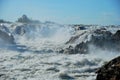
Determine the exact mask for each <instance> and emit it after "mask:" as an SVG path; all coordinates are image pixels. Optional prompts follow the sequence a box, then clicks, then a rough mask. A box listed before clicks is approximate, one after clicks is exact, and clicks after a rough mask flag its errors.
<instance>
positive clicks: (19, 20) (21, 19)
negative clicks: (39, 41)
mask: <svg viewBox="0 0 120 80" xmlns="http://www.w3.org/2000/svg"><path fill="white" fill-rule="evenodd" d="M17 22H20V23H40V21H38V20H31V19H30V18H28V17H27V16H26V15H23V16H22V17H20V18H18V20H17Z"/></svg>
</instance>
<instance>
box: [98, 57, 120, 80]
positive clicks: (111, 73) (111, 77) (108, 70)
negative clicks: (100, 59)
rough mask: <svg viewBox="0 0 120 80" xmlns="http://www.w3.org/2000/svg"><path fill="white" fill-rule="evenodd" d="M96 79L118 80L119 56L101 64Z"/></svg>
mask: <svg viewBox="0 0 120 80" xmlns="http://www.w3.org/2000/svg"><path fill="white" fill-rule="evenodd" d="M96 73H97V78H96V80H120V56H119V57H117V58H115V59H113V60H111V61H110V62H108V63H107V64H105V65H104V66H102V67H101V68H100V69H99V70H98V71H97V72H96Z"/></svg>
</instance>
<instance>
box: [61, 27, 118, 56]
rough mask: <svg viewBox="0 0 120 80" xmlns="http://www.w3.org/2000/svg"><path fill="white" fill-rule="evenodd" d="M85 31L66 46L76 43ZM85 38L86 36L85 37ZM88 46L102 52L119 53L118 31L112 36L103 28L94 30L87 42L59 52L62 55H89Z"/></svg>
mask: <svg viewBox="0 0 120 80" xmlns="http://www.w3.org/2000/svg"><path fill="white" fill-rule="evenodd" d="M85 33H87V32H86V31H85V32H83V33H82V34H80V35H77V36H74V37H72V38H71V39H70V40H69V41H68V42H67V43H66V44H70V43H74V42H75V41H77V40H78V39H79V38H81V36H83V35H84V34H85ZM85 38H86V36H85ZM89 45H94V46H95V47H98V48H100V49H102V50H110V51H118V52H119V51H120V30H118V31H117V32H116V33H115V34H112V33H111V32H110V31H107V30H106V29H105V28H101V29H96V30H95V31H94V32H93V33H92V35H91V39H90V40H89V41H86V42H85V41H83V42H80V43H79V44H76V45H75V47H73V46H71V45H70V46H69V47H68V48H65V49H63V50H61V51H60V52H62V53H68V54H77V53H80V54H86V53H89V49H88V48H89Z"/></svg>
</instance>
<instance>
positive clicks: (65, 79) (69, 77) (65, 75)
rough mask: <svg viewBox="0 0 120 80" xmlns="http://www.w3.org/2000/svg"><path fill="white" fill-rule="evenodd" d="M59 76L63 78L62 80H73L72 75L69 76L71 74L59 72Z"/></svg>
mask: <svg viewBox="0 0 120 80" xmlns="http://www.w3.org/2000/svg"><path fill="white" fill-rule="evenodd" d="M59 78H61V79H64V80H73V79H74V78H73V77H71V76H69V75H68V74H65V73H61V74H60V75H59Z"/></svg>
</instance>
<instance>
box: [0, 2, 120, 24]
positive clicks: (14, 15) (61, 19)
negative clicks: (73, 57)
mask: <svg viewBox="0 0 120 80" xmlns="http://www.w3.org/2000/svg"><path fill="white" fill-rule="evenodd" d="M119 5H120V0H0V19H4V20H7V21H16V20H17V19H18V18H19V17H21V16H22V15H23V14H26V15H27V16H28V17H30V18H31V19H35V20H40V21H41V22H44V21H53V22H57V23H62V24H102V25H106V24H117V25H119V24H120V15H119V14H120V10H119V8H120V6H119Z"/></svg>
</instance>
